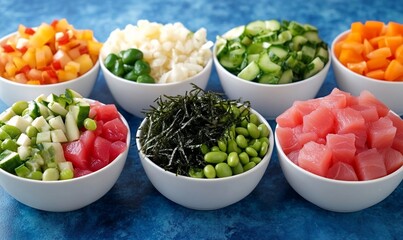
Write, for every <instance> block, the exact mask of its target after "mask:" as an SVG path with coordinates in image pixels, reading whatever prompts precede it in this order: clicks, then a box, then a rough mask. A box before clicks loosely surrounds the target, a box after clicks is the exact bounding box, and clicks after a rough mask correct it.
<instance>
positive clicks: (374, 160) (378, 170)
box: [355, 148, 387, 181]
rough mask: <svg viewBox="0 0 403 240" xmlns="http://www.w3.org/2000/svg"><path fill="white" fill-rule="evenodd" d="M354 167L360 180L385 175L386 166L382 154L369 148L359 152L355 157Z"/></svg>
mask: <svg viewBox="0 0 403 240" xmlns="http://www.w3.org/2000/svg"><path fill="white" fill-rule="evenodd" d="M355 169H356V171H357V175H358V178H359V179H360V180H362V181H363V180H371V179H376V178H380V177H383V176H386V174H387V172H386V167H385V163H384V159H383V155H382V154H381V153H379V152H378V150H376V148H371V149H369V150H366V151H363V152H360V153H359V154H357V156H356V157H355Z"/></svg>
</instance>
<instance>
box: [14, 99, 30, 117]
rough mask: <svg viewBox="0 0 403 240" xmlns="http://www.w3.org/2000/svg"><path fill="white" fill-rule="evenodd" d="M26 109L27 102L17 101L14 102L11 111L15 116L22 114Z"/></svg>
mask: <svg viewBox="0 0 403 240" xmlns="http://www.w3.org/2000/svg"><path fill="white" fill-rule="evenodd" d="M27 108H28V102H27V101H18V102H15V103H14V104H13V105H12V106H11V109H12V110H13V112H14V113H15V114H17V115H20V116H21V115H22V112H24V110H25V109H27Z"/></svg>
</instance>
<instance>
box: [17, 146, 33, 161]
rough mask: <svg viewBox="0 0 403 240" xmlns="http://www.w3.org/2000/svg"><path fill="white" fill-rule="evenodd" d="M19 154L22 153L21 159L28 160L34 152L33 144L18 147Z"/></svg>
mask: <svg viewBox="0 0 403 240" xmlns="http://www.w3.org/2000/svg"><path fill="white" fill-rule="evenodd" d="M17 153H18V155H20V158H21V160H26V159H28V157H30V156H31V154H32V147H31V146H19V147H18V149H17Z"/></svg>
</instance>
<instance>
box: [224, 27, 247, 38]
mask: <svg viewBox="0 0 403 240" xmlns="http://www.w3.org/2000/svg"><path fill="white" fill-rule="evenodd" d="M244 32H245V26H239V27H236V28H233V29H231V30H229V31H228V32H226V33H225V34H224V35H222V37H223V38H225V39H228V40H231V39H237V38H240V37H241V36H242V35H243V34H244Z"/></svg>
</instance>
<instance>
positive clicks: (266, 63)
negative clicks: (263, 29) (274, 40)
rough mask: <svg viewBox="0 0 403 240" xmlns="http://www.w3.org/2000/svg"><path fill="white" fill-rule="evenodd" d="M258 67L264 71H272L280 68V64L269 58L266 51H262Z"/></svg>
mask: <svg viewBox="0 0 403 240" xmlns="http://www.w3.org/2000/svg"><path fill="white" fill-rule="evenodd" d="M258 64H259V67H260V69H262V71H263V72H265V73H273V72H278V71H280V70H281V66H280V65H277V64H276V63H274V62H272V61H271V60H270V56H269V54H268V53H266V52H265V53H262V54H260V57H259V62H258Z"/></svg>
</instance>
